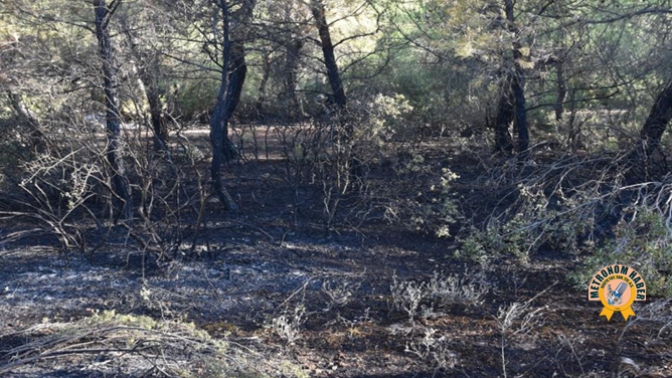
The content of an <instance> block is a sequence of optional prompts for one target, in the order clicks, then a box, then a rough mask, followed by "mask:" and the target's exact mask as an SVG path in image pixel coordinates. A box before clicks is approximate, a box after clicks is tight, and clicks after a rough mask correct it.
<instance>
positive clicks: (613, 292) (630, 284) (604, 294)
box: [588, 265, 646, 320]
mask: <svg viewBox="0 0 672 378" xmlns="http://www.w3.org/2000/svg"><path fill="white" fill-rule="evenodd" d="M588 300H589V301H600V302H602V306H604V308H603V309H602V312H601V313H600V316H606V317H607V320H611V316H612V315H614V312H620V313H621V315H623V318H624V319H625V320H628V318H629V317H630V316H633V315H635V312H634V311H632V304H633V303H634V302H635V301H645V300H646V283H645V282H644V278H642V276H641V275H640V274H639V273H638V272H637V271H636V270H634V269H632V268H630V267H628V266H625V265H610V266H605V267H604V268H602V269H600V270H599V271H598V272H597V273H595V275H593V277H592V278H591V280H590V283H589V284H588Z"/></svg>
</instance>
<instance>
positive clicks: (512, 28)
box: [504, 0, 530, 159]
mask: <svg viewBox="0 0 672 378" xmlns="http://www.w3.org/2000/svg"><path fill="white" fill-rule="evenodd" d="M513 6H514V3H513V0H504V11H505V14H506V21H507V25H508V30H509V32H511V33H512V34H513V35H514V38H513V68H514V71H513V77H512V80H511V91H512V92H513V98H514V122H515V125H516V130H517V132H518V153H519V155H518V156H519V158H521V159H527V157H528V156H529V151H528V149H529V146H530V136H529V131H528V126H527V109H525V76H524V72H523V67H522V66H521V64H520V62H521V61H522V60H523V59H524V57H523V53H522V52H521V48H522V46H521V44H520V41H519V38H520V30H519V29H518V26H516V20H515V16H514V8H513Z"/></svg>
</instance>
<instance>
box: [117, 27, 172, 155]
mask: <svg viewBox="0 0 672 378" xmlns="http://www.w3.org/2000/svg"><path fill="white" fill-rule="evenodd" d="M123 27H124V32H125V34H126V39H127V42H128V45H129V47H130V50H131V54H132V56H133V58H134V59H135V60H136V61H137V62H138V64H139V67H138V69H137V74H138V77H139V79H140V83H139V84H140V85H139V86H140V90H141V92H142V94H143V95H144V96H145V98H146V99H147V105H149V120H150V122H151V125H152V130H153V131H154V149H155V150H156V151H168V123H167V120H166V116H165V114H164V104H163V101H161V91H160V88H159V75H160V68H159V63H158V61H157V58H156V56H147V54H146V53H145V52H143V51H141V49H140V48H139V46H138V45H137V43H136V42H135V37H134V35H133V33H132V31H131V29H132V28H131V26H130V25H128V24H127V23H126V22H125V20H124V21H123Z"/></svg>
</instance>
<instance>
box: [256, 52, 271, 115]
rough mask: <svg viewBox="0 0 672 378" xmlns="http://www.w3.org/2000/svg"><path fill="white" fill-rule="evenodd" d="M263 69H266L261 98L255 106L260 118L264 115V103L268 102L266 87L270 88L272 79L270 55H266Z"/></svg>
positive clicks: (260, 90) (260, 84) (260, 91)
mask: <svg viewBox="0 0 672 378" xmlns="http://www.w3.org/2000/svg"><path fill="white" fill-rule="evenodd" d="M263 69H264V72H263V76H262V77H261V82H260V83H259V97H257V103H256V104H255V106H254V107H255V109H256V111H257V115H258V116H259V115H261V114H262V113H263V107H264V102H266V87H267V86H268V79H270V77H271V54H270V53H267V52H265V53H264V66H263Z"/></svg>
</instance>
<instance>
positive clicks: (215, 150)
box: [210, 0, 238, 211]
mask: <svg viewBox="0 0 672 378" xmlns="http://www.w3.org/2000/svg"><path fill="white" fill-rule="evenodd" d="M219 7H220V9H221V12H222V23H223V28H222V34H223V41H222V45H223V49H222V58H223V61H224V62H223V65H222V67H223V69H222V75H221V83H220V86H219V92H218V93H217V104H216V105H215V109H214V110H213V112H212V117H211V118H210V143H211V144H212V163H211V166H210V175H211V178H212V182H213V189H214V191H215V194H216V195H217V196H218V197H219V199H220V201H221V202H222V203H223V204H224V205H225V206H226V208H227V209H229V210H232V211H235V210H237V209H238V205H237V204H236V202H235V201H234V200H233V198H232V197H231V195H230V194H229V192H228V191H227V190H226V188H225V187H224V183H223V182H222V164H223V163H224V141H225V140H228V137H227V135H226V132H225V130H226V126H225V125H227V124H228V122H229V120H228V118H227V114H228V111H227V109H228V108H229V103H230V101H231V100H230V98H231V96H230V95H229V94H230V93H231V91H230V89H229V88H230V86H229V72H228V69H227V67H229V63H230V61H231V40H230V39H229V32H230V30H229V6H228V4H227V3H226V0H219Z"/></svg>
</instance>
